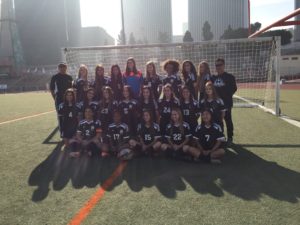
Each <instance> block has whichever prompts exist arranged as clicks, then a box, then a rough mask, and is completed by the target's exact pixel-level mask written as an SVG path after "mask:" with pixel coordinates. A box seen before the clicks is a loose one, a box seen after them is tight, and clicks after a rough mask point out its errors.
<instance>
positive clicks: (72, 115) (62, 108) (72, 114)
mask: <svg viewBox="0 0 300 225" xmlns="http://www.w3.org/2000/svg"><path fill="white" fill-rule="evenodd" d="M58 113H59V114H60V115H61V116H62V127H61V129H62V138H63V140H64V144H65V146H68V145H69V140H70V139H71V138H72V137H73V136H74V135H75V134H76V129H77V125H78V115H77V113H78V111H77V107H76V103H75V93H74V91H73V89H67V90H66V92H65V95H64V102H63V103H61V104H60V105H59V106H58Z"/></svg>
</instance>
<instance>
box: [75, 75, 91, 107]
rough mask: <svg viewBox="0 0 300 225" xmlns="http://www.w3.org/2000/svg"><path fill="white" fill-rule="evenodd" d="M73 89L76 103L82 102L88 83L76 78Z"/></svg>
mask: <svg viewBox="0 0 300 225" xmlns="http://www.w3.org/2000/svg"><path fill="white" fill-rule="evenodd" d="M73 87H74V88H75V89H76V101H77V102H80V101H83V100H84V96H85V91H86V90H87V89H88V88H89V87H90V82H89V81H87V80H84V79H82V78H77V79H76V80H75V81H74V84H73Z"/></svg>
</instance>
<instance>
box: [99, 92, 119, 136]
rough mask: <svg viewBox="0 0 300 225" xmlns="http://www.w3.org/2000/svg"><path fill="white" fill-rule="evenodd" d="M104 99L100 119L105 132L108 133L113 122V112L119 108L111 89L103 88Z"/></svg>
mask: <svg viewBox="0 0 300 225" xmlns="http://www.w3.org/2000/svg"><path fill="white" fill-rule="evenodd" d="M102 96H103V98H102V99H101V100H100V102H99V111H98V118H99V119H100V121H101V123H102V128H103V131H104V132H106V131H107V128H108V125H109V124H111V123H112V122H113V112H114V110H115V109H117V107H118V102H117V101H115V100H114V98H113V93H112V89H111V88H110V87H103V88H102Z"/></svg>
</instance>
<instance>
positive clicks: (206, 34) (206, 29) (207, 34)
mask: <svg viewBox="0 0 300 225" xmlns="http://www.w3.org/2000/svg"><path fill="white" fill-rule="evenodd" d="M210 29H211V27H210V24H209V22H208V21H205V23H204V25H203V27H202V35H203V40H204V41H209V40H212V39H213V37H214V34H213V33H212V32H211V30H210Z"/></svg>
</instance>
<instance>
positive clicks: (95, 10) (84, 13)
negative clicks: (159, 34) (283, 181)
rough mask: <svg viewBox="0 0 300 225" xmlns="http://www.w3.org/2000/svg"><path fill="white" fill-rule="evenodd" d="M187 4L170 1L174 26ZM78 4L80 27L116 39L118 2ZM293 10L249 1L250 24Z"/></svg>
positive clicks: (269, 1)
mask: <svg viewBox="0 0 300 225" xmlns="http://www.w3.org/2000/svg"><path fill="white" fill-rule="evenodd" d="M141 1H142V0H141ZM206 1H209V0H206ZM187 2H188V0H172V6H173V7H172V10H173V15H174V16H173V21H174V24H182V23H183V22H187V20H188V17H187V11H188V9H187ZM80 3H81V19H82V26H84V27H86V26H101V27H103V28H104V29H106V30H107V32H108V33H109V34H110V35H112V36H113V37H115V38H116V37H117V35H118V33H119V32H120V30H121V16H120V12H121V9H120V0H80ZM103 7H105V10H103ZM293 10H294V0H251V23H254V22H261V23H262V27H264V26H267V25H269V24H270V23H272V22H275V21H276V20H278V19H280V18H282V17H284V16H286V15H287V14H288V13H290V12H292V11H293ZM182 12H185V13H182ZM181 33H182V27H181V26H180V27H179V26H178V27H174V26H173V34H175V35H180V34H181Z"/></svg>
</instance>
